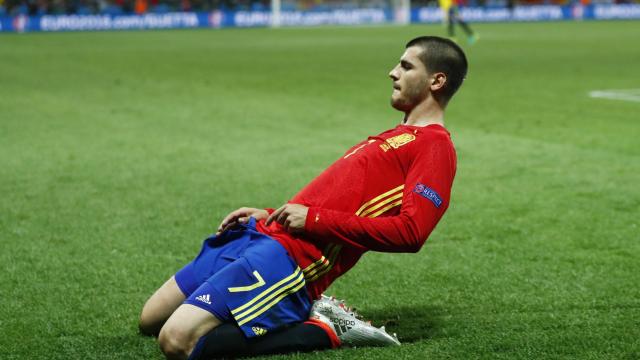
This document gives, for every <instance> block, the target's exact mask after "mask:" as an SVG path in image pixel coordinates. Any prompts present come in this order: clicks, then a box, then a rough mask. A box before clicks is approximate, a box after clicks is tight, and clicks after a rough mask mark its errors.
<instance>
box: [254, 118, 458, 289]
mask: <svg viewBox="0 0 640 360" xmlns="http://www.w3.org/2000/svg"><path fill="white" fill-rule="evenodd" d="M455 173H456V153H455V149H454V147H453V143H452V142H451V138H450V135H449V132H448V131H447V130H446V129H445V128H444V127H442V126H440V125H429V126H425V127H419V126H408V125H398V126H396V127H395V128H393V129H391V130H387V131H385V132H383V133H381V134H379V135H377V136H370V137H369V138H368V139H367V140H364V141H362V142H361V143H359V144H357V145H355V146H353V147H352V148H351V149H349V150H348V151H347V152H346V153H345V154H344V155H343V156H342V157H341V158H340V159H338V160H337V161H336V162H335V163H333V164H332V165H331V166H329V167H328V168H327V169H326V170H325V171H324V172H322V173H321V174H320V175H319V176H318V177H316V178H315V179H314V180H313V181H311V183H309V184H308V185H307V186H305V187H304V188H303V189H302V190H301V191H300V192H299V193H298V194H297V195H295V196H294V197H293V198H292V199H291V200H290V201H289V202H290V203H293V204H301V205H304V206H308V207H309V212H308V214H307V219H306V223H305V234H304V236H298V237H295V236H293V235H291V234H289V233H287V232H286V231H284V229H283V228H282V226H281V225H280V224H278V223H275V222H273V223H272V224H271V225H270V226H268V227H266V226H264V220H263V221H260V222H259V223H258V226H257V228H258V230H259V231H260V232H263V233H265V234H267V235H269V236H271V237H273V238H274V239H276V240H277V241H278V242H280V243H281V244H282V245H283V246H284V247H285V248H286V249H287V251H288V252H289V254H290V255H291V256H292V257H293V258H294V260H295V261H296V262H297V263H298V265H299V266H300V268H302V269H303V273H304V276H305V279H306V283H307V290H308V292H309V295H310V296H311V297H312V298H313V299H317V298H318V297H319V296H320V294H322V292H323V291H324V290H325V289H326V288H327V287H329V285H331V283H332V282H333V281H334V280H335V279H336V278H337V277H339V276H340V275H342V274H344V273H345V272H347V271H348V270H349V269H351V267H353V265H355V264H356V262H357V261H358V259H359V258H360V257H361V256H362V254H364V253H365V252H367V251H368V250H373V251H383V252H417V251H418V250H420V248H421V247H422V245H423V244H424V242H425V241H426V240H427V237H428V236H429V234H430V233H431V231H432V230H433V229H434V228H435V226H436V224H437V223H438V221H439V220H440V218H441V217H442V215H443V214H444V212H445V211H446V209H447V207H448V206H449V197H450V194H451V185H452V183H453V178H454V176H455Z"/></svg>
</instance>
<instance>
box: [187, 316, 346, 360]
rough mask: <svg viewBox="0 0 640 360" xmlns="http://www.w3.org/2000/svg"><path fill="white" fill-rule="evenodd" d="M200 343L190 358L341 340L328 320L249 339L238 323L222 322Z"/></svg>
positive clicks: (316, 346)
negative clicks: (195, 352)
mask: <svg viewBox="0 0 640 360" xmlns="http://www.w3.org/2000/svg"><path fill="white" fill-rule="evenodd" d="M201 344H202V345H201V347H202V348H201V350H200V352H199V354H194V355H195V356H194V357H193V360H196V359H212V358H215V359H218V358H227V357H229V358H235V357H245V356H259V355H272V354H286V353H291V352H309V351H318V350H326V349H331V348H336V347H338V346H340V340H339V339H338V337H337V335H336V332H335V329H333V327H332V325H331V324H330V323H329V324H324V323H321V322H320V321H317V322H311V321H307V322H303V323H298V324H295V325H292V326H289V327H287V328H284V329H280V330H278V331H274V332H273V333H269V334H267V335H265V336H260V337H256V338H252V339H248V338H247V337H246V336H245V334H244V333H243V331H242V330H241V329H240V328H239V327H238V326H237V325H235V324H222V325H220V326H218V327H216V328H214V329H213V330H211V331H210V332H209V333H208V334H207V335H205V336H204V337H203V339H202V340H201Z"/></svg>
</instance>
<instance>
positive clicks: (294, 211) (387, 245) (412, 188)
mask: <svg viewBox="0 0 640 360" xmlns="http://www.w3.org/2000/svg"><path fill="white" fill-rule="evenodd" d="M455 161H456V160H455V151H454V149H453V146H452V145H451V143H450V142H449V141H448V140H446V141H445V140H439V141H438V140H437V139H436V140H435V141H432V142H430V143H429V145H428V146H427V147H426V148H425V149H423V150H422V151H421V152H420V153H417V154H416V155H415V158H414V160H413V162H412V164H411V166H410V169H409V171H408V173H407V177H406V179H405V184H404V191H403V197H402V205H401V209H400V213H399V214H398V215H394V216H386V217H376V218H368V217H359V216H357V215H355V214H350V213H345V212H342V211H335V210H329V209H322V208H317V207H311V208H306V207H304V206H302V205H297V204H286V205H284V206H282V207H281V208H279V209H278V210H276V211H275V212H274V213H273V214H271V216H270V217H269V218H268V219H267V222H270V221H277V222H279V223H281V224H283V226H284V224H287V226H286V228H287V229H288V231H289V232H292V233H296V232H297V233H302V232H304V233H305V234H306V235H307V236H311V237H315V238H323V239H331V241H336V242H341V243H344V244H348V245H350V246H354V247H358V248H361V249H367V250H374V251H385V252H417V251H418V250H420V248H421V247H422V245H423V244H424V242H425V241H426V240H427V237H428V236H429V234H431V232H432V231H433V229H434V228H435V226H436V225H437V223H438V221H439V220H440V218H441V217H442V215H443V214H444V212H445V211H446V209H447V208H448V206H449V198H450V194H451V186H452V183H453V178H454V176H455Z"/></svg>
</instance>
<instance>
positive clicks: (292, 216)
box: [265, 204, 309, 234]
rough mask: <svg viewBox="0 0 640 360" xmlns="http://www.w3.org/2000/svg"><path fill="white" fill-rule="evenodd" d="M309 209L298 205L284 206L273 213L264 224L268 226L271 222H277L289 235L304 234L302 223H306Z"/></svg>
mask: <svg viewBox="0 0 640 360" xmlns="http://www.w3.org/2000/svg"><path fill="white" fill-rule="evenodd" d="M308 212H309V208H308V207H306V206H303V205H299V204H284V205H282V206H281V207H280V208H279V209H278V210H276V211H274V212H273V213H272V214H271V215H269V217H268V218H267V221H266V222H265V225H266V226H269V225H270V224H271V223H272V222H274V221H275V222H277V223H278V224H280V225H282V226H283V227H284V229H285V230H286V231H287V232H289V233H291V234H300V233H303V232H304V223H305V222H306V221H307V213H308Z"/></svg>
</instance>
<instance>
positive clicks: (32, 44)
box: [0, 22, 640, 359]
mask: <svg viewBox="0 0 640 360" xmlns="http://www.w3.org/2000/svg"><path fill="white" fill-rule="evenodd" d="M474 27H475V28H477V30H478V31H479V32H480V34H481V36H482V38H481V40H480V42H479V43H478V44H477V45H475V46H473V47H466V50H467V53H468V57H469V61H470V64H471V66H470V72H469V76H468V79H467V81H466V84H465V85H464V87H463V89H462V90H461V93H460V94H459V95H457V97H456V98H455V99H454V101H453V103H452V104H451V106H450V109H449V110H448V115H447V121H448V127H449V129H450V130H451V132H452V134H453V139H454V141H455V143H456V145H457V149H458V156H459V168H458V174H457V178H456V182H455V185H454V191H453V199H452V206H451V208H450V210H449V212H448V213H447V215H446V216H445V218H444V219H443V221H442V222H441V224H440V225H439V226H438V228H437V229H436V231H435V232H434V233H433V234H432V236H431V238H430V240H429V241H428V242H427V244H426V245H425V247H424V248H423V250H422V251H421V252H420V253H419V254H398V255H390V254H379V253H370V254H368V255H367V256H365V257H364V258H363V260H362V261H361V262H360V264H359V265H358V266H357V267H356V268H355V269H354V270H352V271H351V272H350V273H348V274H347V275H345V276H344V277H343V278H342V279H340V280H338V282H336V283H335V284H334V285H333V286H332V288H331V289H330V291H329V292H330V293H333V294H335V295H337V296H339V297H344V298H346V299H348V300H349V301H350V302H352V303H354V304H355V305H357V306H358V307H360V308H361V312H362V313H363V314H364V315H365V316H367V317H369V318H371V319H373V320H374V323H376V324H378V325H380V324H387V327H388V328H389V329H390V330H392V331H395V332H397V333H398V334H399V337H400V339H401V340H402V341H403V342H404V346H402V347H401V348H394V349H357V350H339V351H329V352H322V353H316V354H298V355H289V356H282V357H281V358H283V359H324V358H333V359H351V358H367V359H390V358H407V359H419V358H458V359H467V358H504V359H518V358H589V359H595V358H627V359H637V358H639V357H640V340H639V339H640V330H639V328H638V324H639V323H640V290H639V288H638V284H639V283H640V275H638V274H640V262H639V261H638V259H639V258H640V243H639V241H638V240H640V230H639V229H638V225H639V220H638V219H639V217H640V192H639V191H638V184H640V143H639V142H638V141H639V140H638V139H640V123H638V113H640V103H634V102H625V101H616V100H606V99H591V98H589V97H588V96H587V94H588V92H589V91H591V90H601V89H632V88H640V83H639V82H638V79H640V68H638V59H639V58H640V50H639V49H638V47H637V39H638V38H639V37H640V23H639V22H581V23H578V22H575V23H574V22H572V23H544V24H543V23H536V24H483V25H474ZM443 32H444V30H443V29H442V28H441V27H438V26H411V27H364V28H314V29H280V30H269V29H253V30H249V29H244V30H223V31H207V30H202V31H200V30H198V31H154V32H110V33H66V34H27V35H5V36H2V37H1V39H0V59H1V60H0V63H1V65H2V66H0V78H1V79H2V86H1V87H0V144H1V149H2V151H1V152H0V163H1V164H2V166H1V167H0V191H1V194H2V202H0V214H1V215H0V234H1V246H2V251H1V252H0V271H1V272H2V281H1V283H0V303H1V305H0V334H1V336H0V358H3V359H22V358H25V359H26V358H34V359H35V358H47V359H89V358H100V359H109V358H114V359H115V358H119V359H127V358H131V359H133V358H137V359H154V358H155V359H159V358H161V353H160V352H159V350H158V349H157V345H156V344H155V342H154V340H153V339H150V338H145V337H141V336H139V335H138V334H137V329H136V322H137V316H138V314H139V310H140V308H141V305H142V304H143V302H144V301H145V299H146V298H147V297H148V296H149V295H150V294H151V293H152V291H153V290H154V289H155V288H156V287H158V286H159V285H160V284H161V283H162V282H163V281H164V280H165V279H166V278H167V277H169V276H171V275H172V274H173V273H174V272H175V271H176V270H177V269H178V268H179V267H180V266H182V265H183V264H184V263H186V262H187V261H189V260H190V259H191V258H192V257H193V256H194V255H195V254H196V252H197V251H198V249H199V246H200V242H201V239H202V238H203V237H205V236H206V235H207V234H208V233H210V232H212V230H213V227H214V226H215V225H217V222H218V221H219V220H220V219H221V217H222V216H223V215H224V214H226V212H228V211H229V210H232V209H234V208H236V207H238V206H241V205H249V206H258V207H267V206H271V207H274V206H278V205H280V204H281V203H283V202H284V201H286V200H287V199H288V198H289V197H291V196H292V195H293V194H294V193H295V192H296V191H297V190H298V189H300V188H301V187H302V186H304V185H305V184H306V183H307V182H308V181H309V180H310V179H312V178H313V177H314V176H315V175H316V174H318V173H319V172H320V171H321V170H322V169H323V168H324V167H326V166H327V165H328V164H330V163H331V162H332V161H333V160H334V159H336V158H337V157H338V156H340V154H342V153H343V151H345V150H346V148H347V147H349V146H351V145H352V144H354V143H356V142H358V141H360V140H361V139H362V138H364V137H365V136H366V135H369V134H375V133H378V132H380V131H382V130H385V129H387V128H390V127H393V126H394V125H395V124H396V123H398V122H399V121H400V119H401V116H400V114H399V113H397V112H394V111H393V110H392V109H391V108H390V107H389V106H388V98H389V95H390V92H391V84H390V81H389V80H388V78H387V73H388V71H389V70H390V69H391V67H392V66H393V65H394V63H395V62H396V61H397V59H398V58H399V56H400V54H401V52H402V48H403V44H404V42H406V41H407V40H409V39H410V38H412V37H413V36H416V35H421V34H443Z"/></svg>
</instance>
